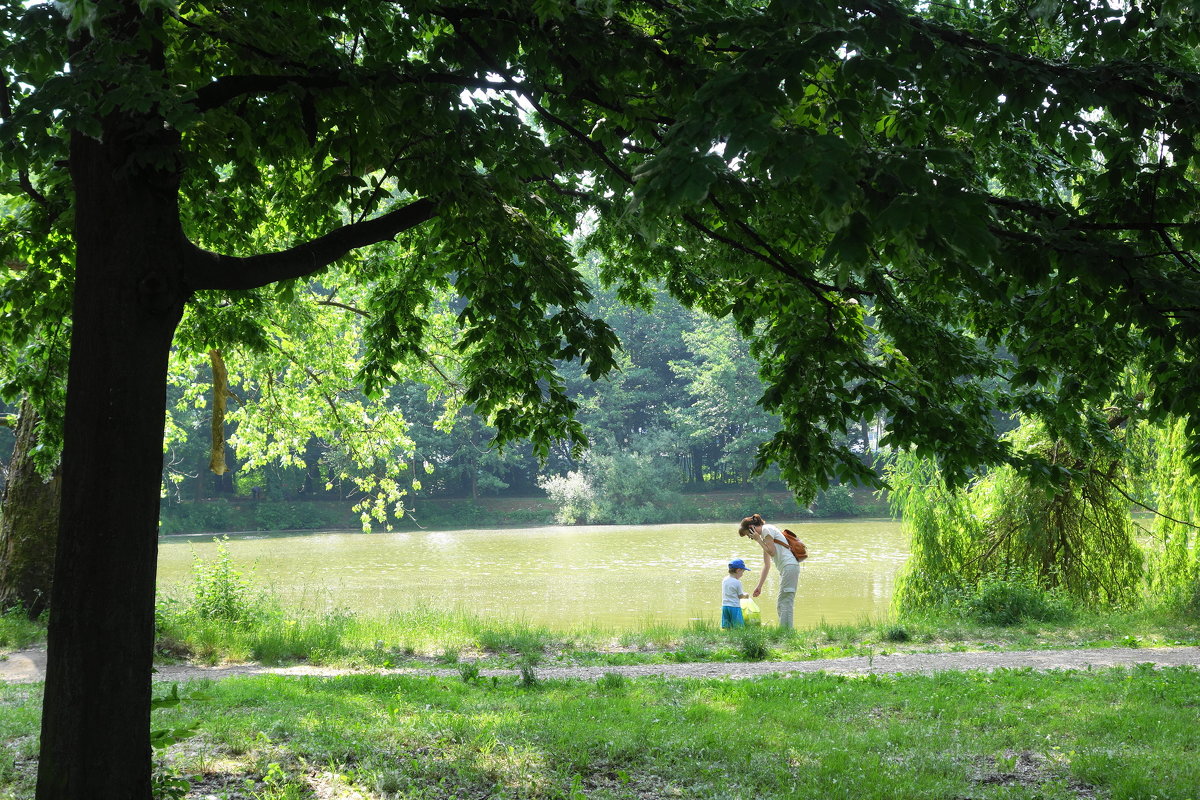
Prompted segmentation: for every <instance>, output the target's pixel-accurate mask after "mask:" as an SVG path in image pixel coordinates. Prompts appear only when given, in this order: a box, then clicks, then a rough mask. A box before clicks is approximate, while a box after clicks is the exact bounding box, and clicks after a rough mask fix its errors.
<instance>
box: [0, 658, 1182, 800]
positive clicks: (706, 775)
mask: <svg viewBox="0 0 1200 800" xmlns="http://www.w3.org/2000/svg"><path fill="white" fill-rule="evenodd" d="M184 693H185V695H189V694H191V695H194V698H193V699H190V700H187V701H185V702H184V703H183V704H182V705H180V706H179V707H177V708H175V709H168V710H164V711H159V712H155V714H156V720H155V725H175V724H178V723H186V722H192V721H195V722H198V724H199V734H198V735H197V736H196V737H195V738H193V739H192V740H190V741H187V742H184V743H181V744H179V745H176V746H175V747H174V748H173V749H172V751H170V752H169V753H168V759H169V760H170V761H171V763H172V766H173V768H174V769H175V770H176V771H178V772H179V773H181V774H183V775H185V776H187V777H188V778H189V779H191V780H193V781H194V782H195V784H196V785H197V786H198V787H202V789H203V791H201V792H199V793H198V794H196V795H195V796H204V795H205V794H212V795H214V796H217V797H221V796H222V794H221V791H222V789H221V788H220V787H225V790H229V787H233V788H235V789H236V790H238V791H239V792H241V793H240V794H227V795H226V796H229V797H245V798H250V797H255V798H258V799H259V800H283V798H311V797H315V796H335V795H333V794H332V793H326V794H322V793H321V792H326V791H327V790H329V789H330V787H341V789H342V790H343V791H345V792H346V794H345V795H342V796H361V797H366V798H372V800H374V799H375V798H379V799H380V800H382V799H383V798H407V799H412V800H415V799H417V798H420V799H421V800H443V799H445V800H449V798H484V797H487V798H510V799H515V798H531V799H532V798H547V799H548V800H581V799H582V798H589V799H594V800H634V799H635V798H650V797H654V798H659V797H663V798H668V797H686V798H700V799H701V800H704V799H707V798H711V799H712V800H717V799H718V798H738V797H742V798H749V797H753V798H762V799H763V800H772V799H773V798H816V797H820V798H847V799H853V800H871V799H872V798H879V800H883V799H884V798H907V797H921V798H947V799H949V798H967V797H969V798H978V800H989V799H990V798H996V800H1000V799H1001V798H1003V799H1004V800H1019V799H1021V798H1028V800H1033V798H1043V800H1058V799H1059V798H1061V799H1063V800H1065V799H1066V798H1078V797H1104V798H1112V800H1126V799H1128V800H1133V799H1134V798H1150V797H1157V798H1161V799H1162V800H1183V798H1195V797H1196V787H1197V786H1200V759H1197V758H1196V752H1197V750H1198V749H1200V726H1197V725H1196V724H1195V718H1196V713H1197V712H1196V698H1197V697H1200V670H1196V669H1192V668H1174V669H1164V670H1154V669H1152V668H1148V667H1137V668H1131V669H1111V670H1094V671H1075V672H1053V673H1035V672H1032V671H1028V670H1002V671H999V672H996V673H943V674H939V675H934V676H917V675H911V676H888V677H880V676H865V677H858V678H855V677H847V676H835V675H825V674H816V675H808V676H803V677H790V678H780V677H772V678H765V679H759V680H708V679H706V680H678V679H676V680H666V679H637V680H630V679H621V678H618V677H607V678H604V679H602V680H600V681H598V682H596V683H587V682H582V681H546V680H539V681H536V682H529V683H527V685H524V686H523V685H522V682H521V680H520V679H518V678H507V679H496V680H493V679H478V680H474V681H471V682H467V681H464V680H460V679H459V678H457V677H454V678H444V679H437V678H415V677H405V676H395V675H391V676H381V675H355V676H348V677H341V678H328V679H318V678H295V677H292V678H283V677H270V676H268V677H258V678H239V679H229V680H225V681H221V682H218V683H211V684H206V685H198V686H192V687H188V688H187V689H185V692H184ZM38 700H39V698H38V696H37V692H36V691H31V690H30V688H28V687H0V732H3V733H4V734H5V740H6V741H10V742H12V741H16V742H18V743H21V742H25V743H27V742H29V741H30V740H31V739H32V738H33V736H34V734H35V732H36V725H37V715H36V707H37V702H38ZM23 747H25V745H24V744H18V750H20V749H21V748H23ZM25 758H26V756H25V755H20V756H18V757H16V758H14V759H13V760H12V761H11V762H9V763H10V765H9V766H8V768H7V771H5V770H4V769H0V796H3V797H11V798H17V799H18V800H23V799H24V798H27V797H30V796H31V794H30V775H29V773H30V772H31V765H30V764H29V762H28V761H25V760H24V759H25ZM351 792H358V793H359V794H358V795H354V794H351Z"/></svg>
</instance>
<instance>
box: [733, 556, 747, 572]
mask: <svg viewBox="0 0 1200 800" xmlns="http://www.w3.org/2000/svg"><path fill="white" fill-rule="evenodd" d="M729 568H730V569H744V570H746V571H747V572H749V571H750V568H749V567H747V566H746V562H745V561H742V560H741V559H740V558H735V559H734V560H733V561H730V562H729Z"/></svg>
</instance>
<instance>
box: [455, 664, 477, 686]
mask: <svg viewBox="0 0 1200 800" xmlns="http://www.w3.org/2000/svg"><path fill="white" fill-rule="evenodd" d="M458 677H460V678H462V682H463V683H471V682H472V681H476V680H478V679H479V664H478V663H477V662H475V661H464V662H462V663H461V664H459V665H458Z"/></svg>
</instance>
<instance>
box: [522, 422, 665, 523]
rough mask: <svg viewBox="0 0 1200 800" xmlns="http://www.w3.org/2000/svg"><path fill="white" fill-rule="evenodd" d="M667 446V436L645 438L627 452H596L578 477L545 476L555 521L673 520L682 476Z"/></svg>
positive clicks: (587, 458) (588, 457)
mask: <svg viewBox="0 0 1200 800" xmlns="http://www.w3.org/2000/svg"><path fill="white" fill-rule="evenodd" d="M663 443H664V438H663V437H654V436H646V437H644V438H643V439H641V440H639V441H637V442H636V443H633V444H631V445H630V446H629V449H626V450H618V449H616V447H615V446H612V445H610V446H609V447H607V448H597V449H593V450H591V451H589V452H588V454H587V455H586V456H585V457H584V459H583V461H582V465H581V468H580V470H579V471H578V472H569V473H567V475H565V476H558V475H547V476H543V477H542V478H541V479H540V485H541V487H542V489H544V490H545V492H546V494H547V495H548V496H549V498H550V500H551V501H552V502H554V503H555V505H557V506H558V511H557V513H556V519H557V520H558V521H559V522H563V523H566V524H573V523H576V522H592V523H596V522H604V523H618V524H627V525H642V524H652V523H656V522H665V521H667V520H670V519H672V518H673V517H674V513H673V510H672V506H676V505H678V504H679V503H680V500H681V498H680V495H679V488H680V487H681V485H682V478H683V476H682V473H681V472H680V470H679V469H678V467H677V465H676V463H675V460H674V459H673V458H671V457H670V455H669V454H670V450H668V449H667V448H668V446H669V445H664V444H663ZM664 451H666V452H665V453H664Z"/></svg>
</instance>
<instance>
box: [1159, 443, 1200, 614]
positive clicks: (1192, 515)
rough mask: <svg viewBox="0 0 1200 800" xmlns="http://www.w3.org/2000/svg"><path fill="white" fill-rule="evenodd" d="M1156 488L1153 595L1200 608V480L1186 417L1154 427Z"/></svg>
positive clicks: (1170, 604) (1176, 605) (1178, 606)
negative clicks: (1191, 458) (1192, 459)
mask: <svg viewBox="0 0 1200 800" xmlns="http://www.w3.org/2000/svg"><path fill="white" fill-rule="evenodd" d="M1154 434H1155V436H1154V441H1155V445H1156V446H1155V447H1154V454H1155V461H1154V469H1153V470H1152V472H1151V473H1150V474H1151V475H1152V476H1153V477H1152V481H1151V487H1150V488H1151V492H1152V495H1153V497H1154V499H1155V501H1156V504H1157V511H1158V514H1157V515H1156V517H1155V523H1154V534H1155V536H1154V542H1155V548H1154V549H1152V550H1151V552H1150V554H1149V570H1148V579H1147V591H1148V599H1149V600H1150V601H1151V602H1152V603H1153V604H1155V605H1157V606H1160V607H1163V608H1167V609H1174V610H1181V611H1191V612H1200V535H1198V534H1200V527H1198V526H1200V480H1197V477H1196V475H1195V473H1194V472H1193V465H1191V464H1189V462H1188V461H1187V460H1186V458H1185V456H1184V453H1185V452H1186V448H1187V443H1188V442H1187V431H1186V425H1185V423H1184V421H1183V420H1178V421H1176V422H1174V423H1172V424H1169V425H1166V426H1164V427H1162V428H1159V429H1155V430H1154Z"/></svg>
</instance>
